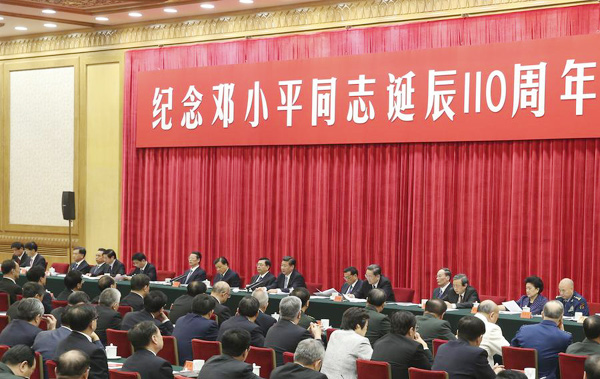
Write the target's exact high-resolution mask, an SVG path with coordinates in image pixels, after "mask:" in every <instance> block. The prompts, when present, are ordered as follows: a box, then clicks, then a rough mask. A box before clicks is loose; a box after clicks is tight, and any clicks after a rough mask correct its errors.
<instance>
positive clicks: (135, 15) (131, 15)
mask: <svg viewBox="0 0 600 379" xmlns="http://www.w3.org/2000/svg"><path fill="white" fill-rule="evenodd" d="M129 16H130V17H142V14H141V13H139V12H130V13H129Z"/></svg>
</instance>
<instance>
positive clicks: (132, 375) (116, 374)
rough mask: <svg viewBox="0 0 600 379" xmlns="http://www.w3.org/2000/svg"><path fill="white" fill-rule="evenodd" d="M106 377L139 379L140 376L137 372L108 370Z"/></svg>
mask: <svg viewBox="0 0 600 379" xmlns="http://www.w3.org/2000/svg"><path fill="white" fill-rule="evenodd" d="M108 375H109V378H110V379H140V374H138V373H137V372H127V371H119V370H109V371H108Z"/></svg>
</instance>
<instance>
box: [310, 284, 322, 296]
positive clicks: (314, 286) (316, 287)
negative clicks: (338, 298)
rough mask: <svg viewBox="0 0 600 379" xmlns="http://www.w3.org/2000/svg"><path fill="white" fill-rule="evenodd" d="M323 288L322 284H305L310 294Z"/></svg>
mask: <svg viewBox="0 0 600 379" xmlns="http://www.w3.org/2000/svg"><path fill="white" fill-rule="evenodd" d="M322 288H323V283H306V289H307V290H308V292H310V293H311V294H313V293H315V292H318V291H320V290H321V289H322Z"/></svg>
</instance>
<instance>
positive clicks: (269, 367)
mask: <svg viewBox="0 0 600 379" xmlns="http://www.w3.org/2000/svg"><path fill="white" fill-rule="evenodd" d="M246 363H248V364H252V363H254V364H256V365H257V366H260V377H261V378H269V377H271V371H273V370H275V367H277V364H276V363H275V350H273V349H269V348H266V347H255V346H250V352H249V353H248V357H247V358H246Z"/></svg>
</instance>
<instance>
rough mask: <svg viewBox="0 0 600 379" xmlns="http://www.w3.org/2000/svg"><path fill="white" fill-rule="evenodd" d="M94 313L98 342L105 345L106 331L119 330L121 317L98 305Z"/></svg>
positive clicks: (115, 312)
mask: <svg viewBox="0 0 600 379" xmlns="http://www.w3.org/2000/svg"><path fill="white" fill-rule="evenodd" d="M96 311H97V312H98V323H97V326H96V334H97V335H98V337H99V338H100V341H102V344H104V345H106V329H116V330H120V329H121V323H122V322H123V317H121V314H120V313H119V312H117V311H114V310H112V308H109V307H105V306H104V305H98V306H97V307H96Z"/></svg>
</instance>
